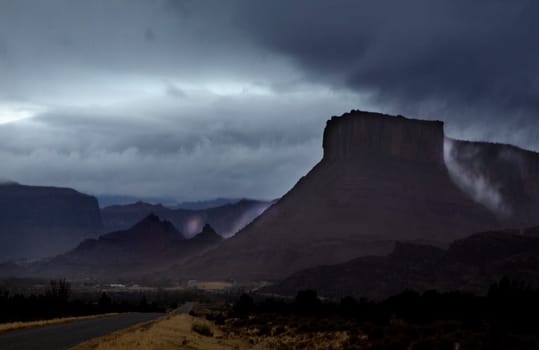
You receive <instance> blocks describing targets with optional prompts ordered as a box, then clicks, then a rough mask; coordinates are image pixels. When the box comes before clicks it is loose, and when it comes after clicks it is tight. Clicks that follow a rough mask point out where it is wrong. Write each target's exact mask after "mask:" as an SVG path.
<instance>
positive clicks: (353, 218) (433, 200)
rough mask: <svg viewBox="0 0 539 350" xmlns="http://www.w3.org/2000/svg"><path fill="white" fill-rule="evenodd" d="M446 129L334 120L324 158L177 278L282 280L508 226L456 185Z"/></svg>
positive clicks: (355, 116) (377, 118)
mask: <svg viewBox="0 0 539 350" xmlns="http://www.w3.org/2000/svg"><path fill="white" fill-rule="evenodd" d="M443 145H444V134H443V124H442V123H441V122H436V121H434V122H433V121H420V120H411V119H406V118H404V117H393V116H387V115H382V114H377V113H368V112H361V111H352V112H350V113H347V114H345V115H343V116H342V117H333V118H332V119H331V120H330V121H329V122H328V123H327V126H326V130H325V132H324V142H323V146H324V157H323V159H322V160H321V161H320V163H318V164H317V165H316V166H315V167H314V168H313V169H312V170H311V171H310V172H309V173H308V174H307V175H306V176H305V177H303V178H302V179H300V181H299V182H298V183H297V184H296V185H295V186H294V188H292V190H290V191H289V192H288V193H287V194H286V195H285V196H284V197H283V198H282V199H281V200H280V201H278V202H277V203H276V204H275V205H273V206H272V207H270V208H269V209H268V210H267V211H266V212H265V213H264V214H262V215H261V216H260V217H258V218H257V219H256V220H255V221H254V222H253V223H251V224H250V225H248V226H247V227H245V228H244V229H243V230H242V231H240V232H239V233H238V234H237V235H236V236H235V237H233V238H231V239H229V240H227V241H226V242H225V243H224V244H223V245H222V246H221V247H220V248H219V249H218V250H215V251H212V252H210V253H209V254H207V255H206V256H205V257H203V258H201V259H197V260H196V261H193V262H192V263H191V264H188V265H187V266H185V267H184V268H182V269H181V270H179V271H177V273H178V275H179V276H182V277H193V278H209V279H214V278H235V279H251V280H252V279H259V280H260V279H278V278H281V277H284V276H287V275H288V274H290V273H292V272H294V271H297V270H299V269H303V268H307V267H312V266H316V265H321V264H334V263H340V262H344V261H347V260H350V259H353V258H355V257H358V256H362V255H372V254H387V253H388V252H389V251H390V250H391V249H392V245H393V243H394V241H396V240H400V241H423V242H431V243H435V244H444V243H448V242H451V241H453V240H455V239H458V238H462V237H464V236H465V235H467V234H470V233H473V232H478V231H483V230H488V229H494V228H498V227H501V226H503V223H501V222H500V221H499V219H498V217H497V216H496V215H495V214H493V213H492V212H490V211H489V210H488V209H487V208H486V207H485V206H483V205H481V204H478V203H476V202H474V201H473V199H471V198H470V197H469V196H468V195H467V194H465V193H464V192H463V191H462V190H461V189H459V188H458V187H457V186H455V184H454V183H453V181H452V180H451V179H450V177H449V174H448V171H447V168H446V167H445V164H444V158H443Z"/></svg>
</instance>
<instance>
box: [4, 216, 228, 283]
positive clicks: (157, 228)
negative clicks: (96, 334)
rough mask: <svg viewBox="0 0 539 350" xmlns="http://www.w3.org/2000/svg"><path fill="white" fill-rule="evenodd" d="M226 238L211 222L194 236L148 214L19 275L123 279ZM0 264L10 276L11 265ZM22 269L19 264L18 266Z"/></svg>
mask: <svg viewBox="0 0 539 350" xmlns="http://www.w3.org/2000/svg"><path fill="white" fill-rule="evenodd" d="M222 240H223V238H222V237H221V236H219V235H218V234H217V233H216V232H215V231H214V230H213V229H212V228H211V226H209V225H205V226H204V227H203V229H202V230H201V232H199V233H198V234H197V235H195V236H194V237H193V238H191V239H185V238H184V237H183V235H182V234H181V233H180V232H179V231H178V230H177V229H176V228H175V227H174V225H173V224H172V223H171V222H169V221H167V220H161V219H160V218H159V217H157V216H156V215H153V214H151V215H148V216H147V217H146V218H144V219H142V220H141V221H140V222H138V223H136V224H135V225H134V226H132V227H131V228H129V229H127V230H122V231H117V232H112V233H108V234H105V235H102V236H100V237H99V238H97V239H87V240H85V241H83V242H82V243H80V244H79V245H78V246H77V247H76V248H75V249H72V250H70V251H69V252H67V253H65V254H62V255H58V256H56V257H54V258H52V259H48V260H43V261H39V262H36V263H33V264H29V265H26V266H25V268H26V269H25V270H23V271H22V272H21V271H20V270H19V271H16V272H18V275H23V276H24V275H27V276H43V277H50V278H52V277H68V278H76V279H87V278H97V279H114V280H118V279H124V278H130V277H140V276H142V275H144V274H146V273H151V272H152V271H157V270H162V269H166V268H169V267H170V266H172V265H174V264H178V263H181V262H183V261H185V260H186V259H188V258H190V257H192V256H194V255H197V254H201V253H203V252H205V251H207V250H209V249H212V248H214V247H216V246H217V245H219V244H220V243H221V241H222ZM3 268H4V269H3V270H4V271H3V272H2V267H1V266H0V274H4V275H9V269H10V268H14V267H13V266H10V265H5V266H3ZM19 269H20V267H19Z"/></svg>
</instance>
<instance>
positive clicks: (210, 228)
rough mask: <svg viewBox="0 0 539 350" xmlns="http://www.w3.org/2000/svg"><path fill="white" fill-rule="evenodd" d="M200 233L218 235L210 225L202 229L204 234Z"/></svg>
mask: <svg viewBox="0 0 539 350" xmlns="http://www.w3.org/2000/svg"><path fill="white" fill-rule="evenodd" d="M200 233H203V234H204V233H205V234H215V235H216V234H217V232H215V230H214V229H213V227H211V225H210V224H205V225H204V227H203V228H202V232H200Z"/></svg>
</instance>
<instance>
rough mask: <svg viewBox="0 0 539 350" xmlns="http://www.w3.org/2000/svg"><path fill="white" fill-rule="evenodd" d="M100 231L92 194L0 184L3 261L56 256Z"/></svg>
mask: <svg viewBox="0 0 539 350" xmlns="http://www.w3.org/2000/svg"><path fill="white" fill-rule="evenodd" d="M101 233H103V225H102V223H101V213H100V211H99V207H98V204H97V200H96V199H95V198H94V197H92V196H88V195H85V194H82V193H79V192H77V191H75V190H72V189H69V188H56V187H38V186H24V185H19V184H4V185H0V260H2V259H3V260H7V259H17V258H29V259H33V258H39V257H44V256H50V255H55V254H58V253H61V252H64V251H66V250H67V249H69V248H71V247H73V246H74V245H76V244H77V243H78V242H80V241H81V240H83V239H85V238H90V237H97V236H98V235H99V234H101Z"/></svg>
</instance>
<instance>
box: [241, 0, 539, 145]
mask: <svg viewBox="0 0 539 350" xmlns="http://www.w3.org/2000/svg"><path fill="white" fill-rule="evenodd" d="M244 17H245V18H247V22H245V26H246V28H248V30H249V32H250V33H252V35H253V36H255V37H256V40H258V41H259V42H263V43H264V44H265V45H267V46H268V47H270V48H271V50H276V51H278V52H281V53H283V54H285V55H288V56H290V57H292V58H294V60H295V61H296V63H297V65H298V67H301V69H306V70H307V71H308V72H309V74H310V76H311V77H312V79H317V80H322V81H326V82H329V83H332V84H334V85H335V86H337V87H343V86H347V87H350V88H352V89H356V90H357V91H360V92H366V93H369V94H371V98H373V101H375V104H376V105H379V106H381V108H382V109H385V110H391V111H393V112H395V113H412V114H417V113H425V112H426V113H427V114H430V113H429V112H430V111H432V112H435V113H436V114H438V115H425V116H424V117H431V118H442V119H447V120H448V121H449V123H450V124H451V125H454V126H455V129H458V128H465V127H466V126H467V123H468V124H476V123H477V121H480V124H483V127H484V128H483V129H484V131H478V132H477V134H478V135H487V136H488V133H490V131H488V129H490V128H492V127H500V126H501V125H510V126H511V129H513V130H514V129H515V128H516V129H517V130H521V129H522V128H526V127H529V126H534V127H539V123H538V119H539V64H538V63H537V62H539V39H538V35H539V21H537V18H539V3H538V2H537V1H533V0H531V1H472V2H470V1H437V0H434V1H432V0H428V1H427V0H413V1H384V0H382V1H332V2H328V1H294V2H279V1H277V2H275V1H274V2H265V3H264V4H263V5H261V4H259V3H256V4H253V3H251V6H250V7H249V9H248V11H247V14H246V15H245V16H244ZM429 106H430V107H429ZM440 114H441V115H440ZM452 122H453V123H452ZM491 123H494V124H491ZM498 123H499V124H498ZM489 124H490V125H489ZM478 127H481V125H478ZM456 136H459V135H456ZM492 136H493V139H494V140H496V135H492ZM499 136H502V135H499ZM520 136H522V135H520ZM501 138H502V139H503V140H500V141H513V142H517V143H519V144H520V145H521V146H524V147H526V146H528V147H535V148H536V149H537V147H538V146H539V144H538V143H537V140H536V139H535V140H534V138H536V136H535V135H534V134H533V133H532V131H531V130H530V133H529V134H528V135H525V139H520V140H519V139H510V140H507V139H506V138H505V137H504V136H502V137H501Z"/></svg>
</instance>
